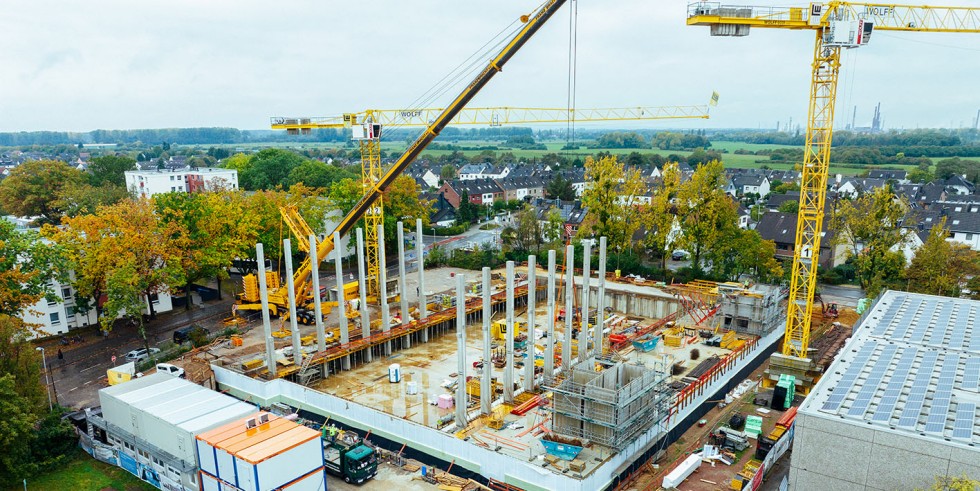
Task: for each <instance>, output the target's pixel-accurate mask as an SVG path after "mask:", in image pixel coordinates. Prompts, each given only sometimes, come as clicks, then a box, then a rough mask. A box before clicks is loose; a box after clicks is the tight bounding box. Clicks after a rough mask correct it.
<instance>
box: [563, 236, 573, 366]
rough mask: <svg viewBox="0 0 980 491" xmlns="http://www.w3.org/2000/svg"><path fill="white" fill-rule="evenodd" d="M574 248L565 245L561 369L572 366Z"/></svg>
mask: <svg viewBox="0 0 980 491" xmlns="http://www.w3.org/2000/svg"><path fill="white" fill-rule="evenodd" d="M574 304H575V249H574V247H573V246H571V245H568V246H565V338H564V339H563V340H562V343H561V369H562V371H563V372H567V371H568V370H569V368H571V366H572V329H573V327H572V310H573V309H574V308H575V305H574Z"/></svg>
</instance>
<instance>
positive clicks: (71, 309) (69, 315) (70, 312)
mask: <svg viewBox="0 0 980 491" xmlns="http://www.w3.org/2000/svg"><path fill="white" fill-rule="evenodd" d="M66 310H67V312H66V315H65V320H68V321H73V320H75V311H76V307H75V306H74V305H72V306H71V307H68V308H67V309H66Z"/></svg>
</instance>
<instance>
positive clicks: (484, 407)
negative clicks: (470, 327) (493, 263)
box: [456, 237, 606, 428]
mask: <svg viewBox="0 0 980 491" xmlns="http://www.w3.org/2000/svg"><path fill="white" fill-rule="evenodd" d="M584 253H585V258H584V262H583V266H584V268H583V285H582V287H583V288H582V291H583V293H582V325H581V326H580V330H579V337H578V346H579V347H580V349H579V351H578V360H580V361H581V360H585V359H587V358H588V356H589V355H590V354H592V355H595V356H601V355H602V348H603V328H604V324H605V319H606V316H605V305H604V303H605V302H604V298H603V296H604V295H605V288H606V238H605V237H601V238H600V239H599V284H598V290H599V293H598V302H597V305H596V310H597V313H596V322H595V325H594V326H592V327H593V331H592V338H593V349H592V350H591V351H589V350H588V348H587V347H588V337H589V324H588V312H589V295H588V292H589V280H590V276H591V271H590V255H591V247H590V244H589V243H586V245H585V250H584ZM565 257H566V261H567V265H566V287H565V301H566V305H565V337H564V339H563V342H562V366H564V367H568V366H569V365H570V364H571V360H572V349H571V345H572V324H573V323H572V319H573V318H574V313H573V304H574V295H575V288H574V273H573V271H574V264H575V263H574V260H575V258H574V249H573V248H572V246H568V247H567V248H566V250H565ZM555 263H556V252H555V251H554V250H550V251H548V277H547V283H546V291H547V302H548V303H547V317H546V322H545V332H546V335H545V349H544V364H543V368H544V379H545V380H550V379H551V378H553V377H554V375H555V357H554V353H555V317H556V316H555V313H556V312H555V308H556V294H555V284H556V281H555V280H556V271H555V269H556V264H555ZM514 278H515V276H514V262H513V261H508V262H507V266H506V272H505V281H506V317H505V322H506V323H507V331H506V336H505V337H506V339H505V340H504V343H505V347H504V352H505V356H506V359H505V364H504V373H503V386H504V400H505V401H507V402H512V401H513V400H514V394H515V390H514V385H515V376H514V336H515V335H516V334H517V333H516V329H514V287H515V285H514ZM527 280H528V283H527V285H528V296H527V336H528V344H527V348H526V353H527V358H526V359H525V361H524V383H523V388H524V390H526V391H533V390H535V389H536V388H537V383H536V380H535V375H534V368H535V363H534V359H535V352H534V350H535V347H534V340H535V336H534V331H535V328H536V319H535V308H536V303H537V258H536V257H535V256H529V257H528V275H527ZM465 287H466V281H465V279H464V278H463V275H458V276H457V286H456V308H457V311H456V316H457V338H456V339H457V353H458V354H457V356H458V369H459V374H460V376H459V377H460V383H459V384H458V386H457V393H456V423H457V426H458V427H460V428H462V427H464V426H466V424H467V415H466V389H465V382H463V381H465V380H466V378H465V373H466V323H465V317H466V308H465V305H464V304H465V296H464V290H465ZM490 290H491V287H490V268H489V267H485V268H483V372H482V377H481V379H480V412H481V413H483V414H490V412H491V410H492V401H493V385H492V371H493V363H492V353H491V348H490V347H491V344H492V343H493V338H492V330H491V317H492V310H491V302H490V296H491V291H490Z"/></svg>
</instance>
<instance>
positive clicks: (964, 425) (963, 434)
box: [953, 402, 977, 440]
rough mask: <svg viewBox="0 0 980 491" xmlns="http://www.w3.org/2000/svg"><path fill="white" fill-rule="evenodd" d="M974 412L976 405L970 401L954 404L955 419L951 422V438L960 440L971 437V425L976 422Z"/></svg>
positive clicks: (975, 412)
mask: <svg viewBox="0 0 980 491" xmlns="http://www.w3.org/2000/svg"><path fill="white" fill-rule="evenodd" d="M976 414H977V405H976V404H974V403H972V402H961V403H959V404H957V405H956V421H954V422H953V438H958V439H960V440H972V439H973V425H974V424H976V419H975V416H976Z"/></svg>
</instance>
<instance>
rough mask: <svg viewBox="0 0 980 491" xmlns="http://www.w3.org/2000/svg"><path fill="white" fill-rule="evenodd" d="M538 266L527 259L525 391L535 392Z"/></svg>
mask: <svg viewBox="0 0 980 491" xmlns="http://www.w3.org/2000/svg"><path fill="white" fill-rule="evenodd" d="M536 269H537V264H536V261H535V257H534V256H528V258H527V345H526V346H527V348H525V350H524V353H525V354H526V355H527V356H526V357H525V358H524V390H526V391H528V392H530V391H533V390H534V304H535V301H536V300H537V299H536V298H535V297H536V296H537V294H538V283H537V280H536V278H535V273H536V271H535V270H536Z"/></svg>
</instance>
